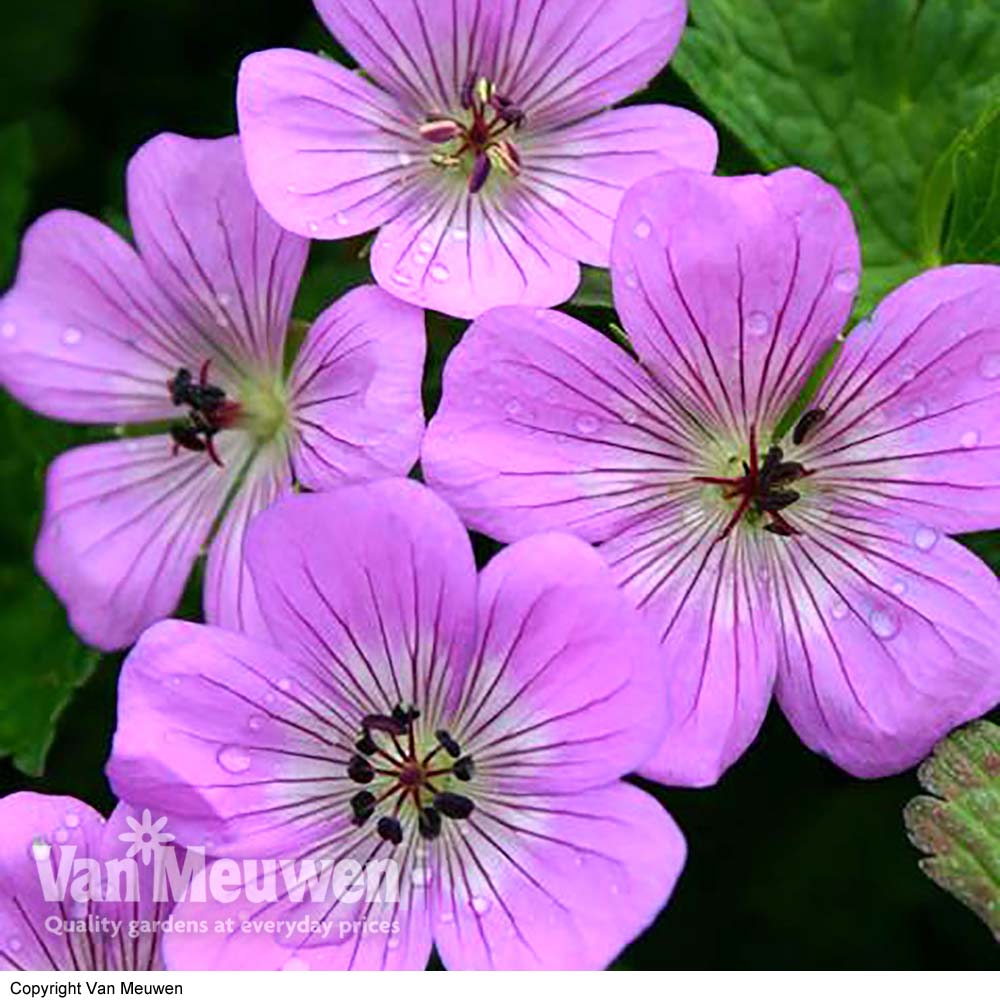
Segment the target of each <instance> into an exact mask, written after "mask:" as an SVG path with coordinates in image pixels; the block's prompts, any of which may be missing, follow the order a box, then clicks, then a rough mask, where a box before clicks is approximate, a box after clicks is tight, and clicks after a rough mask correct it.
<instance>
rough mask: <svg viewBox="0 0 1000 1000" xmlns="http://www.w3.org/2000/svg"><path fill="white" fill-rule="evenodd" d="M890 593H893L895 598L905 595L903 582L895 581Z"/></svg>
mask: <svg viewBox="0 0 1000 1000" xmlns="http://www.w3.org/2000/svg"><path fill="white" fill-rule="evenodd" d="M892 592H893V593H894V594H895V595H896V596H897V597H902V596H903V594H905V593H906V584H905V583H904V582H903V581H902V580H897V581H896V582H895V583H894V584H893V585H892Z"/></svg>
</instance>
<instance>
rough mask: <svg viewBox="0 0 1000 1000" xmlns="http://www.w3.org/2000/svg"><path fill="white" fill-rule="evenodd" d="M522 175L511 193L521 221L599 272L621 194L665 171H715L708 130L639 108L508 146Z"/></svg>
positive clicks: (661, 109) (688, 118)
mask: <svg viewBox="0 0 1000 1000" xmlns="http://www.w3.org/2000/svg"><path fill="white" fill-rule="evenodd" d="M515 141H516V142H517V148H518V150H519V151H520V153H521V157H522V162H523V171H522V174H521V177H520V181H519V184H518V186H517V188H516V191H517V203H518V204H519V205H522V206H523V212H524V214H525V216H526V217H531V216H532V215H534V216H536V218H535V221H534V223H533V226H534V228H535V230H536V231H537V232H538V233H539V234H540V235H541V236H542V237H543V238H544V239H545V241H546V242H547V243H549V244H550V245H551V246H552V247H554V248H555V249H557V250H559V251H561V252H562V253H565V254H566V255H567V256H568V257H573V258H575V259H577V260H582V261H584V262H585V263H587V264H595V265H597V266H599V267H607V266H608V263H609V260H610V253H611V234H612V229H613V227H614V222H615V217H616V216H617V215H618V209H619V207H620V206H621V201H622V198H623V197H624V195H625V192H626V191H627V190H628V189H629V188H630V187H632V185H633V184H635V183H636V182H637V181H640V180H642V179H643V178H645V177H649V176H651V175H653V174H658V173H661V172H662V171H665V170H674V169H689V170H697V171H704V172H705V173H711V172H712V171H713V170H714V169H715V159H716V156H717V154H718V139H717V137H716V135H715V130H714V129H713V128H712V126H711V125H710V124H709V123H708V122H707V121H705V119H704V118H700V117H699V116H698V115H695V114H692V113H691V112H690V111H685V110H683V109H682V108H671V107H666V106H663V105H655V104H654V105H640V106H637V107H631V108H619V109H618V110H614V111H605V112H604V113H603V114H598V115H595V116H593V117H592V118H588V119H587V120H586V121H583V122H578V123H576V124H574V125H569V126H561V127H559V128H556V129H552V130H551V131H543V132H539V133H535V132H530V133H528V134H527V135H525V137H524V139H523V140H522V139H520V138H519V139H516V140H515Z"/></svg>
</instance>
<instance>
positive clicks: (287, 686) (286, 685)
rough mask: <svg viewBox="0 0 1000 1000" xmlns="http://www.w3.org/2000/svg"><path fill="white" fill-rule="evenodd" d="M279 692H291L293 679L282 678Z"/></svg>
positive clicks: (279, 683) (279, 682)
mask: <svg viewBox="0 0 1000 1000" xmlns="http://www.w3.org/2000/svg"><path fill="white" fill-rule="evenodd" d="M278 690H279V691H291V690H292V682H291V679H290V678H288V677H282V678H281V680H280V681H278Z"/></svg>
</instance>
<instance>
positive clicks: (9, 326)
mask: <svg viewBox="0 0 1000 1000" xmlns="http://www.w3.org/2000/svg"><path fill="white" fill-rule="evenodd" d="M16 333H17V327H16V326H14V324H13V323H4V325H3V326H2V327H0V334H2V335H3V339H4V340H11V339H13V337H14V335H15V334H16Z"/></svg>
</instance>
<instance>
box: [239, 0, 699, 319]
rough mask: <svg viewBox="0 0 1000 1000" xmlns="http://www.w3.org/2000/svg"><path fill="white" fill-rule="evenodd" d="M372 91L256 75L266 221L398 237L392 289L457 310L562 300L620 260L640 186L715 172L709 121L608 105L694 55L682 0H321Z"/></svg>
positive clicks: (389, 241)
mask: <svg viewBox="0 0 1000 1000" xmlns="http://www.w3.org/2000/svg"><path fill="white" fill-rule="evenodd" d="M315 3H316V7H317V9H318V11H319V13H320V16H321V17H322V18H323V19H324V21H325V22H326V24H327V26H328V27H329V29H330V31H332V32H333V34H334V35H335V36H336V37H337V40H338V41H339V42H340V43H341V44H342V45H343V46H344V48H345V49H347V51H348V52H349V53H350V54H351V55H352V56H353V57H354V58H355V59H356V60H357V61H358V63H359V64H360V65H361V66H362V67H363V68H364V69H365V70H366V71H367V73H368V74H369V75H370V77H371V80H368V79H365V78H364V77H363V76H361V75H360V74H358V73H355V72H352V71H350V70H348V69H345V68H344V67H343V66H340V65H338V64H337V63H335V62H332V61H331V60H329V59H324V58H321V57H320V56H314V55H308V54H306V53H303V52H296V51H292V50H287V49H279V50H274V51H270V52H259V53H256V54H254V55H252V56H250V57H249V58H248V59H247V60H246V62H244V64H243V69H242V71H241V73H240V82H239V93H238V105H239V116H240V132H241V135H242V137H243V142H244V146H245V148H246V154H247V162H248V165H249V172H250V179H251V181H252V183H253V185H254V189H255V190H256V192H257V195H258V197H259V198H260V199H261V201H262V202H263V204H264V206H265V207H266V208H267V210H268V211H269V212H270V213H271V214H272V215H273V216H274V218H275V219H277V220H278V221H279V222H280V223H281V224H282V225H283V226H285V227H287V228H288V229H290V230H292V231H293V232H296V233H301V234H302V235H304V236H313V237H316V238H319V239H341V238H343V237H345V236H353V235H356V234H358V233H364V232H367V231H369V230H372V229H377V228H380V227H381V232H380V233H379V235H378V237H377V238H376V240H375V243H374V246H373V248H372V255H371V256H372V270H373V272H374V274H375V278H376V280H377V281H378V283H379V284H380V285H381V286H382V287H383V288H386V289H388V290H389V291H390V292H392V293H393V294H394V295H397V296H399V297H400V298H403V299H406V300H407V301H410V302H414V303H417V304H419V305H422V306H425V307H427V308H430V309H437V310H440V311H441V312H445V313H450V314H451V315H454V316H464V317H473V316H478V315H479V314H480V313H481V312H483V311H485V310H486V309H488V308H490V307H491V306H496V305H511V304H515V303H518V304H525V305H546V306H547V305H556V304H557V303H559V302H563V301H565V300H566V299H568V298H569V297H570V296H571V295H572V294H573V291H574V289H575V288H576V286H577V284H578V282H579V279H580V268H579V265H578V261H583V262H584V263H587V264H595V265H598V266H601V267H607V266H608V253H609V249H610V246H611V230H612V225H613V223H614V219H615V216H616V215H617V212H618V206H619V204H620V202H621V198H622V195H623V194H624V192H625V190H626V189H627V188H628V187H629V186H630V185H631V184H632V183H634V182H635V181H637V180H639V179H640V178H642V177H647V176H649V175H650V174H654V173H656V172H658V171H660V170H666V169H670V168H672V167H686V168H690V169H693V170H704V171H708V172H711V171H712V170H713V169H714V166H715V158H716V153H717V140H716V136H715V132H714V131H713V129H712V127H711V125H709V124H708V123H707V122H706V121H704V120H703V119H701V118H699V117H698V116H697V115H694V114H692V113H690V112H688V111H684V110H681V109H679V108H671V107H664V106H660V105H642V106H637V107H630V108H624V109H619V110H613V111H608V110H605V109H606V108H607V107H608V106H609V105H611V104H614V103H615V102H616V101H620V100H622V99H623V98H625V97H627V96H628V95H629V94H631V93H632V92H633V91H635V90H636V89H637V88H639V87H642V86H644V85H645V84H646V83H648V82H649V80H651V79H652V78H653V77H654V76H655V75H656V74H657V73H658V72H659V71H660V70H661V69H662V68H663V66H664V65H665V64H666V62H667V60H668V59H669V58H670V55H671V54H672V52H673V51H674V49H675V47H676V46H677V42H678V40H679V38H680V36H681V32H682V31H683V29H684V23H685V20H686V17H687V4H686V3H685V2H684V0H618V2H614V3H609V2H608V0H315Z"/></svg>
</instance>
